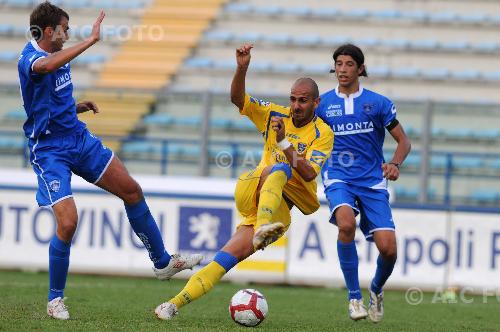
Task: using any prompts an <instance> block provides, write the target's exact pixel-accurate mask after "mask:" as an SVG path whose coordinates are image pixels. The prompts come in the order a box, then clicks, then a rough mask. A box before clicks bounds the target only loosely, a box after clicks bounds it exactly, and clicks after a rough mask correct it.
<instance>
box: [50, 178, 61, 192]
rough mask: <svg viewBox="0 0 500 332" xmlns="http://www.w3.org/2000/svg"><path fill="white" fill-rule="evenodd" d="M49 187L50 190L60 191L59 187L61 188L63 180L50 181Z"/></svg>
mask: <svg viewBox="0 0 500 332" xmlns="http://www.w3.org/2000/svg"><path fill="white" fill-rule="evenodd" d="M49 187H50V190H52V191H53V192H55V193H56V192H58V191H59V189H61V182H59V180H53V181H50V182H49Z"/></svg>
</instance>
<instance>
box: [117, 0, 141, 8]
mask: <svg viewBox="0 0 500 332" xmlns="http://www.w3.org/2000/svg"><path fill="white" fill-rule="evenodd" d="M144 5H145V4H144V2H142V1H141V0H135V1H134V0H127V1H117V2H116V4H115V7H116V8H119V9H138V8H142V7H144Z"/></svg>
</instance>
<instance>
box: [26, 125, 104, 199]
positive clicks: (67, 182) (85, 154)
mask: <svg viewBox="0 0 500 332" xmlns="http://www.w3.org/2000/svg"><path fill="white" fill-rule="evenodd" d="M29 148H30V152H31V155H30V160H31V165H32V166H33V170H34V171H35V173H36V175H37V178H38V191H37V193H36V201H37V202H38V205H39V206H53V205H54V204H56V203H58V202H60V201H62V200H64V199H66V198H68V197H71V196H73V193H72V191H71V175H72V173H74V174H76V175H79V176H81V177H82V178H83V179H85V180H86V181H88V182H91V183H94V184H95V183H96V182H98V181H99V180H100V179H101V177H102V176H103V174H104V172H105V171H106V169H107V168H108V166H109V164H110V163H111V160H112V159H113V151H111V150H110V149H108V148H107V147H105V146H104V145H103V144H102V141H101V140H100V139H99V138H97V137H95V136H94V135H92V134H91V133H90V132H89V131H88V130H87V129H84V130H83V131H79V132H77V133H75V134H71V135H68V136H62V137H50V136H46V137H44V138H41V139H38V140H32V139H30V142H29Z"/></svg>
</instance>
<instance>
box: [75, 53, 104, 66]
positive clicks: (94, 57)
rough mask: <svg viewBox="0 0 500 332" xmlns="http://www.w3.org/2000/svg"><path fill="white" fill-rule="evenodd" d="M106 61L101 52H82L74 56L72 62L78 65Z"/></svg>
mask: <svg viewBox="0 0 500 332" xmlns="http://www.w3.org/2000/svg"><path fill="white" fill-rule="evenodd" d="M104 61H106V56H105V55H102V54H83V55H80V56H79V57H77V58H75V59H74V60H73V61H72V63H75V64H78V65H90V64H95V63H102V62H104Z"/></svg>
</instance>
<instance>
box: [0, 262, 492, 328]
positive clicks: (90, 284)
mask: <svg viewBox="0 0 500 332" xmlns="http://www.w3.org/2000/svg"><path fill="white" fill-rule="evenodd" d="M47 278H48V277H47V274H46V273H27V272H13V271H0V299H1V300H0V330H1V331H11V330H12V331H25V330H44V331H49V330H50V331H58V330H61V331H62V330H64V331H68V330H72V331H82V330H85V331H102V330H127V331H160V330H161V331H164V330H168V331H202V330H203V331H234V330H246V329H248V328H245V327H240V326H238V325H236V324H235V323H234V322H232V321H231V318H230V316H229V313H228V303H229V299H230V298H231V296H232V295H233V294H234V293H235V292H236V291H237V290H239V289H241V288H256V289H258V290H259V291H261V292H262V293H263V294H264V295H265V296H266V298H267V301H268V304H269V314H268V317H267V318H266V320H265V321H264V322H263V323H262V324H261V325H259V326H258V327H257V328H256V329H259V330H265V331H305V330H307V331H347V330H351V331H352V330H353V329H355V330H356V331H419V332H422V331H431V330H432V331H457V330H468V331H499V329H500V315H499V314H498V313H500V301H499V300H500V298H499V299H497V298H495V297H488V298H483V297H482V296H469V295H467V296H466V300H467V301H468V302H469V301H470V300H472V303H465V301H460V300H459V301H458V303H451V304H450V303H443V301H440V298H438V299H437V302H438V303H433V297H434V294H425V296H424V300H423V301H422V303H421V304H419V305H415V306H412V305H409V304H408V303H407V302H406V300H405V292H398V291H387V292H386V293H385V310H386V316H385V317H384V321H383V322H381V323H379V324H376V325H375V324H373V323H371V322H370V321H368V320H364V321H358V322H353V321H351V320H350V319H349V318H348V316H347V302H346V295H345V291H344V290H339V289H325V288H308V287H295V286H269V285H242V284H232V283H220V284H218V285H216V287H215V288H214V289H213V290H212V291H211V292H210V293H209V294H208V295H206V296H204V297H202V298H201V299H199V300H197V301H195V302H193V303H191V304H189V305H188V306H186V307H184V308H182V309H181V310H180V314H179V315H178V316H177V317H175V318H174V319H173V320H171V321H160V320H158V319H156V317H155V315H154V313H153V310H154V308H155V307H156V306H157V305H158V304H160V303H161V302H164V301H165V300H168V299H169V298H170V297H171V296H173V295H175V294H176V293H177V292H178V291H179V290H180V289H181V288H182V287H183V286H184V283H185V281H183V280H172V281H169V282H159V281H157V280H155V279H153V278H151V279H144V278H143V279H141V278H125V277H102V276H86V275H70V276H69V278H68V283H67V287H66V292H65V295H66V296H67V297H68V299H67V300H66V304H67V305H68V307H69V310H70V315H71V319H70V320H69V321H56V320H54V319H52V318H50V317H48V316H47V315H46V313H45V310H46V293H47ZM364 295H365V298H366V297H367V294H366V291H365V294H364ZM434 302H436V301H434ZM484 302H486V303H484Z"/></svg>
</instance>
